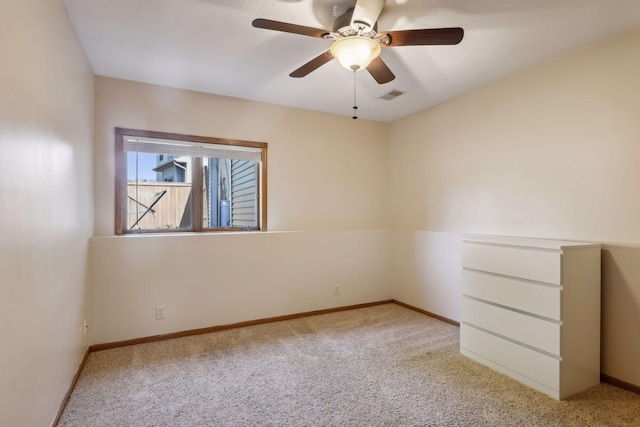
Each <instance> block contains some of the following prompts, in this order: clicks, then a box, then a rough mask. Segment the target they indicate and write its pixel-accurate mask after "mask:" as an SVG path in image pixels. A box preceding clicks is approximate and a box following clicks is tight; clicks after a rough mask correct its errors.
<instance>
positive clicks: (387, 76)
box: [367, 56, 396, 85]
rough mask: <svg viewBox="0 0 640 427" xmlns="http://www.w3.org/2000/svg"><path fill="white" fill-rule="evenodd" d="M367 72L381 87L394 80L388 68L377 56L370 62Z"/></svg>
mask: <svg viewBox="0 0 640 427" xmlns="http://www.w3.org/2000/svg"><path fill="white" fill-rule="evenodd" d="M367 71H368V72H369V74H371V76H372V77H373V78H374V79H375V80H376V81H377V82H378V83H379V84H381V85H382V84H385V83H389V82H390V81H391V80H393V79H395V78H396V76H394V75H393V73H392V72H391V70H390V69H389V67H387V64H385V63H384V61H383V60H382V58H380V57H379V56H378V57H377V58H376V59H374V60H373V61H371V64H369V66H368V67H367Z"/></svg>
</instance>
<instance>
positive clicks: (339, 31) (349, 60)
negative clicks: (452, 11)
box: [252, 0, 464, 84]
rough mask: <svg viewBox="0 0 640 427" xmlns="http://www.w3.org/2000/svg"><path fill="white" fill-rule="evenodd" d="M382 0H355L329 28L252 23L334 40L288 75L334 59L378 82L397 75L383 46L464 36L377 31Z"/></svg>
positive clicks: (459, 32)
mask: <svg viewBox="0 0 640 427" xmlns="http://www.w3.org/2000/svg"><path fill="white" fill-rule="evenodd" d="M385 3H386V0H357V2H356V4H355V6H354V7H352V8H350V9H349V10H347V11H346V12H345V13H344V14H343V15H341V16H338V17H337V18H336V19H335V21H334V23H333V30H332V31H327V30H323V29H318V28H312V27H305V26H302V25H296V24H289V23H286V22H279V21H272V20H269V19H255V20H254V21H253V23H252V25H253V26H254V27H256V28H263V29H267V30H275V31H283V32H285V33H293V34H301V35H303V36H310V37H318V38H322V39H327V40H333V44H332V45H331V48H330V49H329V50H327V51H325V52H323V53H321V54H320V55H318V56H316V57H315V58H313V59H312V60H311V61H309V62H307V63H306V64H304V65H303V66H301V67H300V68H298V69H297V70H295V71H293V72H292V73H291V74H289V75H290V76H291V77H304V76H306V75H307V74H309V73H311V72H312V71H314V70H316V69H318V68H320V67H321V66H322V65H324V64H326V63H327V62H329V61H331V60H332V59H334V58H336V59H338V61H339V62H340V64H341V65H342V66H343V67H345V68H347V69H350V70H353V71H354V72H355V71H358V70H361V69H366V70H367V71H368V72H369V74H371V76H372V77H373V78H374V79H375V80H376V81H377V82H378V83H379V84H384V83H388V82H390V81H392V80H393V79H395V77H396V76H395V75H394V74H393V73H392V72H391V70H390V69H389V67H388V66H387V64H385V62H384V61H383V60H382V58H380V52H381V50H382V48H386V47H398V46H422V45H455V44H458V43H460V41H461V40H462V37H463V36H464V30H463V29H462V28H459V27H455V28H431V29H427V28H425V29H420V30H398V31H382V32H378V29H377V21H378V17H379V16H380V13H381V12H382V9H383V8H384V5H385Z"/></svg>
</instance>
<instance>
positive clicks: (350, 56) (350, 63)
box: [331, 36, 381, 71]
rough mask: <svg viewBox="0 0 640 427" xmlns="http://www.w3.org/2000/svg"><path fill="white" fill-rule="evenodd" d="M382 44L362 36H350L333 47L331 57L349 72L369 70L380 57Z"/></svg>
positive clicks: (335, 43) (336, 42) (338, 41)
mask: <svg viewBox="0 0 640 427" xmlns="http://www.w3.org/2000/svg"><path fill="white" fill-rule="evenodd" d="M380 50H381V49H380V44H379V43H378V42H377V41H375V40H373V39H371V38H369V37H362V36H349V37H345V38H342V39H340V40H336V41H335V42H334V43H333V44H332V45H331V55H333V57H334V58H336V59H337V60H338V62H340V65H342V66H343V67H344V68H346V69H347V70H353V71H357V70H361V69H363V68H367V67H368V66H369V64H370V63H371V61H373V60H374V59H375V58H377V57H378V56H379V55H380Z"/></svg>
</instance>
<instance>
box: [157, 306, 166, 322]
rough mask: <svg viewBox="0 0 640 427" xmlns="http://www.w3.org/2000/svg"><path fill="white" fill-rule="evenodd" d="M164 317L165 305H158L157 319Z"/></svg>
mask: <svg viewBox="0 0 640 427" xmlns="http://www.w3.org/2000/svg"><path fill="white" fill-rule="evenodd" d="M160 319H164V305H159V306H157V307H156V320H160Z"/></svg>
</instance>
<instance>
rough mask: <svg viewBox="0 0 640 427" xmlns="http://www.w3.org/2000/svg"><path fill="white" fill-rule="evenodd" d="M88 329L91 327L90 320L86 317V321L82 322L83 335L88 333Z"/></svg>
mask: <svg viewBox="0 0 640 427" xmlns="http://www.w3.org/2000/svg"><path fill="white" fill-rule="evenodd" d="M88 329H89V322H88V321H87V319H84V322H82V335H87V330H88Z"/></svg>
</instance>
